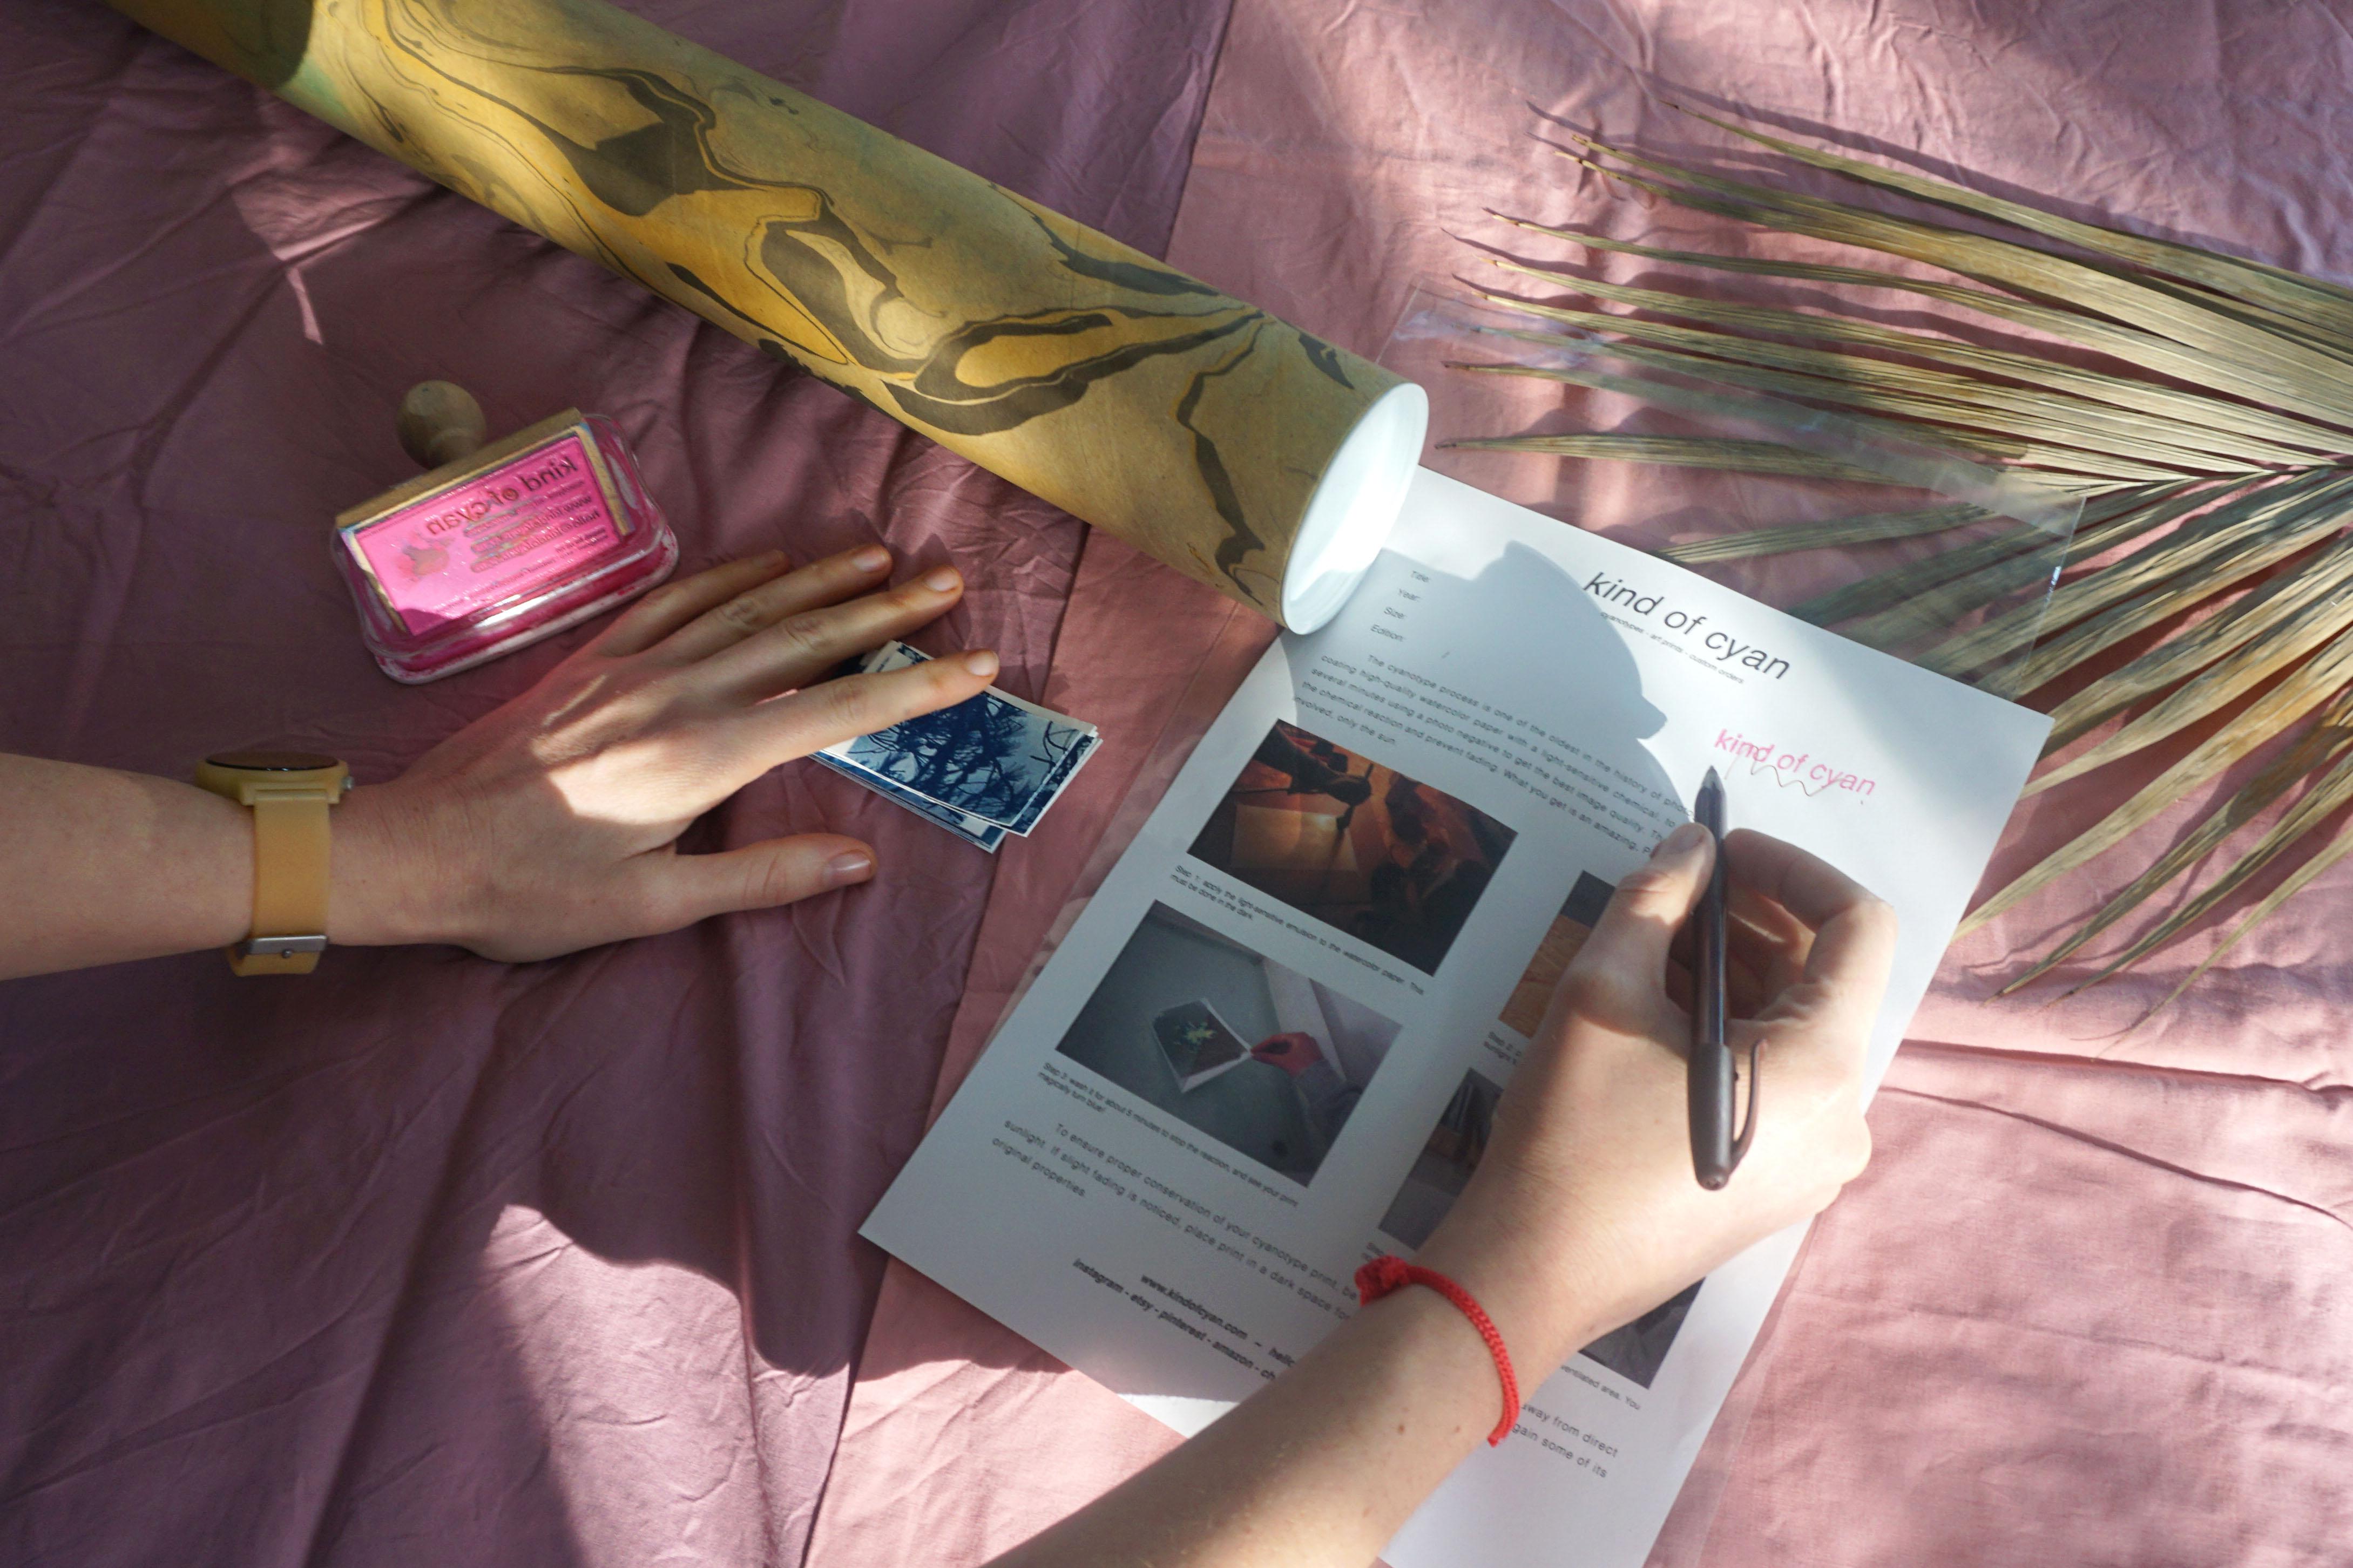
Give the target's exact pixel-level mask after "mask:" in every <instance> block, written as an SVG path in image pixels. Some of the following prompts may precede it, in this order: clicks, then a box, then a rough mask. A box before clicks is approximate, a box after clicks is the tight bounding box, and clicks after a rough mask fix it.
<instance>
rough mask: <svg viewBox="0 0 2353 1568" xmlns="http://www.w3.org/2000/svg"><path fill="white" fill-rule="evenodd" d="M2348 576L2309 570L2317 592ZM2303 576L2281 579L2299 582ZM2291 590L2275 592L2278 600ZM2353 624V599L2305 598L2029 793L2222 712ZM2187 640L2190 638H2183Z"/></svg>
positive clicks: (2341, 569) (2341, 570) (2337, 584)
mask: <svg viewBox="0 0 2353 1568" xmlns="http://www.w3.org/2000/svg"><path fill="white" fill-rule="evenodd" d="M2348 575H2353V574H2348V572H2347V570H2346V568H2345V566H2344V565H2343V564H2342V563H2339V564H2338V565H2337V567H2336V568H2335V569H2334V570H2333V571H2331V572H2329V573H2327V574H2318V573H2315V574H2309V576H2310V577H2311V579H2312V580H2313V582H2312V591H2313V592H2314V593H2315V594H2318V593H2321V592H2325V591H2326V590H2327V589H2328V588H2334V587H2341V586H2343V585H2344V584H2345V582H2346V580H2347V578H2348ZM2300 580H2301V579H2300V578H2298V577H2285V578H2280V579H2276V581H2279V582H2283V583H2288V584H2296V583H2298V582H2299V581H2300ZM2288 596H2289V595H2276V596H2275V597H2274V601H2273V602H2274V603H2277V602H2278V601H2279V600H2281V599H2284V598H2286V597H2288ZM2348 626H2353V599H2345V598H2338V597H2336V596H2334V595H2331V596H2328V597H2315V598H2310V599H2308V600H2306V602H2305V603H2303V604H2302V605H2300V606H2299V607H2297V608H2296V609H2295V611H2294V612H2293V613H2292V614H2290V615H2288V616H2285V617H2284V619H2283V620H2281V621H2280V623H2279V624H2278V625H2277V626H2274V627H2272V628H2271V629H2270V630H2267V631H2264V632H2263V633H2262V634H2261V635H2260V636H2257V637H2253V638H2252V639H2250V640H2248V641H2246V642H2243V643H2242V644H2241V645H2240V646H2239V647H2238V648H2237V649H2236V650H2235V651H2233V652H2232V653H2229V654H2227V655H2225V656H2224V657H2222V658H2219V659H2217V660H2216V661H2215V662H2214V663H2212V664H2211V665H2209V666H2207V668H2204V669H2202V670H2200V672H2199V673H2198V674H2197V676H2195V677H2194V678H2192V679H2190V680H2189V681H2188V682H2187V683H2186V684H2184V685H2182V686H2180V687H2179V688H2178V689H2175V690H2174V692H2173V693H2172V694H2171V695H2170V696H2168V697H2167V698H2165V699H2164V700H2161V701H2159V702H2158V703H2157V704H2156V705H2155V706H2154V707H2152V708H2150V709H2149V710H2147V712H2145V713H2143V714H2141V715H2140V716H2139V717H2138V718H2137V719H2135V720H2133V721H2132V722H2130V723H2128V724H2126V726H2125V727H2124V728H2123V729H2121V730H2118V731H2116V733H2115V734H2113V735H2111V736H2109V737H2108V738H2107V739H2106V740H2105V741H2102V742H2100V743H2099V744H2098V745H2096V746H2093V747H2091V748H2089V749H2087V750H2085V751H2084V752H2080V753H2078V754H2077V755H2075V756H2073V757H2070V758H2069V759H2068V760H2067V761H2066V762H2065V763H2063V764H2061V765H2060V766H2058V767H2055V768H2052V769H2051V770H2050V771H2049V772H2047V773H2043V774H2042V776H2041V777H2040V778H2038V779H2036V780H2035V781H2034V782H2033V783H2032V784H2029V785H2027V786H2026V792H2025V793H2026V794H2027V795H2040V794H2041V793H2042V791H2044V790H2046V789H2049V788H2051V787H2052V785H2053V784H2063V783H2064V782H2066V781H2067V780H2069V779H2072V778H2075V777H2078V776H2080V775H2081V774H2084V773H2090V772H2091V771H2092V770H2093V769H2094V768H2097V767H2103V766H2105V765H2106V764H2107V763H2112V762H2115V761H2116V759H2118V758H2119V757H2127V756H2130V755H2131V754H2132V753H2133V752H2137V751H2139V750H2140V749H2141V748H2142V747H2144V746H2150V745H2155V744H2156V743H2157V742H2159V741H2161V740H2163V739H2165V738H2166V737H2167V736H2168V735H2171V734H2174V733H2176V732H2177V731H2180V730H2182V729H2183V728H2185V727H2187V726H2188V725H2190V724H2194V723H2196V722H2198V721H2200V720H2201V719H2205V718H2208V717H2210V716H2211V715H2212V714H2214V713H2217V712H2219V711H2221V710H2222V709H2223V708H2225V707H2227V706H2228V705H2229V704H2231V703H2232V702H2233V701H2236V700H2238V699H2239V698H2240V697H2242V696H2243V695H2244V694H2245V693H2246V692H2248V691H2250V690H2252V689H2253V688H2254V687H2256V686H2257V685H2260V684H2261V683H2262V682H2263V681H2265V680H2267V679H2270V678H2271V677H2273V676H2274V675H2276V674H2278V673H2279V672H2280V671H2281V670H2283V669H2284V668H2287V667H2288V666H2289V665H2290V664H2293V663H2295V662H2296V661H2297V660H2299V659H2301V658H2305V657H2306V655H2308V654H2310V653H2312V652H2313V651H2314V650H2315V649H2316V648H2318V647H2320V646H2321V644H2323V643H2325V642H2327V641H2328V640H2329V639H2330V638H2332V637H2336V636H2337V635H2338V634H2339V633H2341V632H2343V631H2345V630H2346V629H2347V628H2348ZM2182 641H2183V642H2184V643H2187V642H2188V641H2189V639H2186V638H2185V639H2182Z"/></svg>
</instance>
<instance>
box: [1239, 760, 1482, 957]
mask: <svg viewBox="0 0 2353 1568" xmlns="http://www.w3.org/2000/svg"><path fill="white" fill-rule="evenodd" d="M1514 837H1515V835H1514V833H1513V831H1512V829H1510V828H1508V827H1506V826H1504V825H1503V824H1502V823H1500V822H1498V821H1496V820H1495V819H1494V818H1493V817H1492V816H1488V815H1487V814H1486V813H1485V812H1483V811H1481V810H1479V809H1477V808H1476V807H1474V806H1470V805H1464V804H1463V803H1462V802H1461V801H1459V800H1457V799H1455V798H1454V797H1453V796H1452V795H1447V794H1445V793H1444V792H1442V791H1440V790H1436V789H1433V788H1431V787H1430V785H1428V784H1419V783H1417V782H1415V781H1414V780H1412V779H1409V778H1408V777H1406V776H1405V775H1404V774H1403V773H1398V772H1397V771H1396V770H1395V769H1393V768H1388V767H1385V766H1383V765H1382V764H1380V763H1376V762H1374V761H1372V760H1371V759H1370V758H1368V757H1363V756H1359V755H1358V754H1357V753H1356V752H1351V751H1349V750H1347V749H1346V748H1345V747H1342V746H1336V745H1335V744H1333V743H1332V742H1329V741H1326V740H1324V739H1323V738H1322V737H1320V736H1317V735H1313V734H1310V733H1309V732H1308V731H1305V730H1303V729H1301V728H1300V727H1299V726H1298V725H1296V724H1285V723H1282V722H1281V721H1277V722H1276V724H1275V726H1274V727H1273V728H1272V729H1271V730H1270V731H1267V736H1266V739H1265V740H1264V741H1262V742H1260V743H1259V748H1258V751H1257V752H1256V753H1255V754H1253V755H1252V756H1251V758H1250V763H1248V765H1246V766H1245V767H1244V768H1243V769H1242V773H1241V776H1240V778H1238V779H1236V780H1235V781H1234V783H1233V787H1232V788H1230V789H1229V790H1228V791H1227V792H1226V795H1225V798H1224V799H1223V800H1221V801H1220V802H1219V803H1218V808H1217V810H1216V811H1214V812H1212V813H1211V814H1210V816H1209V820H1208V823H1207V825H1205V826H1203V827H1202V829H1201V832H1200V835H1199V837H1196V838H1195V839H1194V841H1193V848H1192V854H1193V858H1195V859H1197V860H1201V861H1205V862H1207V863H1208V865H1211V866H1214V867H1216V868H1218V869H1219V870H1220V871H1223V872H1225V873H1226V874H1227V875H1228V876H1229V877H1232V878H1234V879H1237V880H1239V881H1241V882H1245V883H1248V884H1249V885H1250V887H1252V888H1255V889H1258V890H1259V891H1260V892H1261V893H1264V894H1266V895H1267V896H1268V897H1269V898H1271V899H1278V900H1282V902H1283V903H1286V904H1288V905H1290V906H1291V907H1292V908H1293V909H1294V910H1299V911H1300V912H1301V913H1303V914H1306V915H1311V916H1313V917H1314V918H1315V919H1316V920H1319V921H1324V923H1325V924H1326V925H1331V926H1336V927H1338V928H1339V929H1340V930H1342V931H1346V932H1347V933H1348V934H1349V935H1351V936H1354V937H1356V938H1358V939H1360V940H1362V941H1364V942H1368V943H1370V944H1371V945H1372V946H1374V947H1377V948H1378V949H1380V950H1381V951H1382V952H1386V953H1388V955H1389V956H1391V957H1392V958H1396V959H1399V960H1401V961H1403V962H1404V963H1409V964H1411V965H1412V966H1413V967H1414V968H1416V969H1419V970H1420V971H1421V972H1422V973H1424V974H1435V973H1438V966H1439V964H1440V963H1441V962H1442V961H1443V960H1444V959H1445V957H1446V952H1447V949H1449V948H1451V947H1452V946H1453V945H1454V939H1455V938H1456V937H1457V936H1459V935H1461V931H1462V924H1463V922H1464V921H1467V920H1469V919H1470V918H1471V911H1472V910H1473V909H1474V908H1476V907H1477V906H1478V902H1479V897H1480V895H1481V894H1482V893H1484V892H1485V891H1486V890H1487V884H1488V883H1489V882H1491V881H1493V879H1494V876H1495V869H1496V868H1497V867H1498V866H1499V865H1501V864H1502V862H1503V858H1504V851H1505V850H1507V849H1509V848H1510V847H1511V845H1512V840H1513V838H1514Z"/></svg>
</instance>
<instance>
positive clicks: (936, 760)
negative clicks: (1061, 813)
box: [818, 643, 1100, 850]
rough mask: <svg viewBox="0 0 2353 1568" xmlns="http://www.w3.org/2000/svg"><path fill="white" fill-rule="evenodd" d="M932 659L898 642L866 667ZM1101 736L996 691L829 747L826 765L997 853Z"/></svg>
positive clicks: (1028, 825)
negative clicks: (1001, 843) (999, 844)
mask: <svg viewBox="0 0 2353 1568" xmlns="http://www.w3.org/2000/svg"><path fill="white" fill-rule="evenodd" d="M928 657H929V656H928V655H926V654H923V653H922V652H920V651H918V650H916V649H914V648H912V647H908V646H907V645H906V644H904V643H890V644H886V645H885V646H884V647H881V648H879V649H877V650H876V651H875V652H874V653H873V654H871V655H869V656H868V658H866V659H865V660H864V661H862V663H861V665H860V668H862V669H865V670H866V671H868V672H870V673H880V672H882V671H885V670H891V669H900V668H905V667H907V666H908V665H912V664H917V663H921V662H923V660H924V659H925V658H928ZM1099 739H1100V737H1099V736H1098V734H1097V732H1096V731H1095V728H1094V726H1093V725H1092V724H1087V723H1083V722H1082V721H1078V720H1075V719H1071V718H1070V717H1068V716H1067V715H1065V714H1060V713H1056V712H1054V711H1053V710H1050V709H1046V708H1040V707H1039V706H1037V705H1036V704H1034V703H1029V702H1024V701H1022V700H1020V699H1019V698H1018V697H1012V696H1008V695H1007V694H1006V693H1004V692H1002V691H999V690H997V689H996V688H994V687H991V688H990V689H987V691H984V692H982V693H981V694H980V695H979V696H977V697H976V698H973V699H972V700H969V701H965V702H961V703H958V704H957V705H956V706H955V707H954V708H949V709H944V710H941V711H940V712H937V713H927V714H923V715H922V716H920V717H918V718H914V719H910V720H908V721H906V722H904V723H902V724H893V725H892V726H890V727H889V728H887V729H883V730H878V731H874V732H873V733H872V734H870V735H860V736H857V737H855V738H853V739H851V740H849V741H845V742H841V743H839V744H838V745H834V746H828V747H827V748H826V749H825V751H823V752H819V753H818V761H819V762H821V763H825V764H826V765H827V766H828V767H830V768H832V769H833V770H834V771H835V772H837V773H841V774H843V775H844V776H846V777H849V778H852V779H856V780H858V781H859V782H860V783H862V784H868V785H869V786H870V787H871V788H872V789H874V790H875V791H876V792H877V793H878V794H880V795H883V796H885V797H886V798H888V799H890V800H892V801H894V802H896V803H897V804H899V805H903V806H905V807H907V808H908V809H909V810H911V811H913V812H916V813H918V814H919V815H921V816H925V817H927V818H929V819H930V820H931V821H933V822H935V823H937V824H938V825H939V826H943V827H945V828H947V829H948V830H949V831H950V832H952V833H955V834H956V835H957V836H958V837H962V838H964V839H965V840H966V841H967V842H969V843H973V844H976V845H978V846H979V847H981V848H984V849H989V850H994V849H995V848H996V847H997V844H998V843H1000V842H1002V840H1003V838H1004V836H1005V835H1006V834H1008V833H1013V834H1020V835H1026V834H1028V833H1029V831H1030V830H1031V829H1032V828H1034V827H1036V826H1038V823H1039V819H1040V818H1041V817H1043V816H1045V813H1046V809H1047V807H1049V806H1050V805H1052V804H1053V803H1054V801H1055V799H1056V798H1057V797H1058V796H1059V795H1060V794H1061V792H1062V790H1063V789H1064V788H1065V787H1066V786H1067V785H1068V784H1070V782H1071V778H1072V777H1074V776H1075V775H1076V774H1077V773H1078V771H1079V769H1080V768H1081V767H1082V765H1084V763H1086V761H1087V759H1088V758H1089V757H1090V756H1092V754H1093V752H1094V748H1095V746H1096V744H1097V743H1098V741H1099Z"/></svg>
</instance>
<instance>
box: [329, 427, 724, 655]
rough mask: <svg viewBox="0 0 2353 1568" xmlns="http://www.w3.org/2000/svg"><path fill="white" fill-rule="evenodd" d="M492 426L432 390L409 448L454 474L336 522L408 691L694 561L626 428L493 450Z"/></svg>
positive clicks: (623, 597) (342, 557)
mask: <svg viewBox="0 0 2353 1568" xmlns="http://www.w3.org/2000/svg"><path fill="white" fill-rule="evenodd" d="M481 430H482V424H481V412H480V409H479V408H478V407H476V406H475V405H474V401H473V399H472V398H471V397H470V396H468V395H466V394H465V393H464V392H463V391H462V390H461V389H459V388H458V387H455V386H451V385H449V384H448V383H446V382H427V383H426V384H424V385H422V386H419V387H417V388H416V389H415V390H414V391H412V392H411V393H410V394H409V395H408V398H407V400H406V402H405V403H404V404H403V405H402V408H401V440H402V444H403V445H404V446H405V447H407V449H408V451H409V454H410V455H411V456H412V457H415V458H417V460H418V461H420V462H427V463H437V462H438V464H439V465H440V466H439V467H437V468H433V469H431V471H430V472H427V473H424V474H420V475H418V476H417V478H416V479H411V480H409V481H408V482H407V483H406V484H405V485H402V486H400V487H398V488H397V489H392V490H388V491H386V492H385V494H383V495H380V496H378V497H377V498H376V499H375V500H372V501H368V502H366V503H365V504H364V505H361V506H356V507H353V508H352V509H351V510H349V511H346V512H344V513H343V514H342V515H341V516H339V517H337V518H336V519H335V562H336V564H337V565H338V566H339V567H341V568H342V570H343V578H344V581H346V582H347V583H349V584H351V589H352V597H353V601H354V602H355V603H356V604H357V605H358V606H359V612H360V636H361V637H362V639H363V640H364V642H365V643H366V644H367V647H368V651H369V652H370V653H372V654H374V655H375V662H376V665H377V668H381V669H382V670H383V671H384V672H385V674H386V675H389V676H391V677H392V678H393V679H395V680H402V681H407V682H409V683H411V684H415V683H417V682H422V681H427V680H438V679H440V678H441V677H443V676H445V675H455V674H457V673H458V672H459V670H461V669H470V668H473V667H474V666H476V665H478V664H480V663H482V662H484V661H485V660H488V659H493V658H498V657H499V656H500V655H501V654H506V653H512V652H513V651H514V650H515V649H517V648H519V647H525V646H527V645H529V644H531V643H534V642H537V641H538V640H539V639H540V638H542V637H552V636H554V634H555V633H557V632H560V631H562V630H564V629H565V627H567V626H577V625H578V624H579V623H580V622H582V621H584V620H586V619H587V618H589V617H590V616H596V615H599V614H601V613H603V612H604V611H606V610H608V609H611V608H613V607H614V606H615V605H619V604H622V603H624V602H626V601H628V600H629V599H632V598H635V597H636V596H637V595H639V594H642V593H644V592H645V591H646V590H647V589H649V588H651V587H652V586H654V585H655V584H658V583H659V582H660V581H661V580H662V579H663V578H665V577H667V576H669V575H670V569H671V568H672V567H673V566H675V565H677V564H678V539H677V536H676V535H674V534H673V533H671V531H670V524H669V523H668V522H666V521H664V520H663V518H662V515H661V510H660V509H659V508H658V507H657V506H655V505H654V502H653V498H652V497H650V496H649V495H648V494H646V490H645V486H644V485H643V483H641V482H640V481H639V479H638V469H637V465H636V463H635V462H633V461H632V460H631V458H630V457H629V451H628V446H627V445H626V444H625V443H624V442H623V440H622V439H621V433H620V431H619V429H618V428H617V426H615V425H614V424H613V422H612V421H611V420H609V419H607V418H605V417H603V416H600V415H583V414H582V413H581V412H580V411H579V410H577V409H567V410H565V412H564V413H562V414H558V415H556V416H554V418H552V419H543V420H541V421H540V422H539V423H538V424H536V425H533V426H531V427H530V428H529V429H527V430H520V431H517V432H516V433H515V434H514V435H512V436H509V437H506V438H505V439H504V440H501V441H497V442H493V443H491V445H489V446H487V447H484V446H480V439H481ZM452 459H454V460H452Z"/></svg>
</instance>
